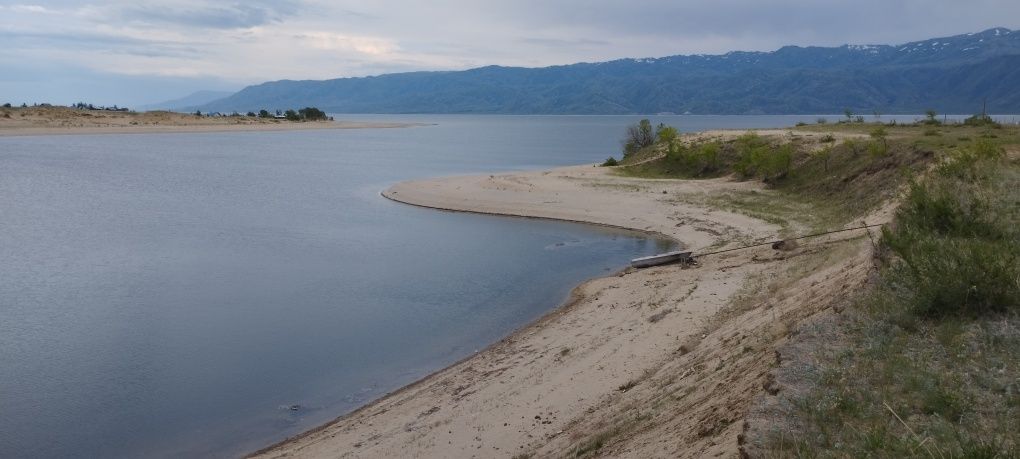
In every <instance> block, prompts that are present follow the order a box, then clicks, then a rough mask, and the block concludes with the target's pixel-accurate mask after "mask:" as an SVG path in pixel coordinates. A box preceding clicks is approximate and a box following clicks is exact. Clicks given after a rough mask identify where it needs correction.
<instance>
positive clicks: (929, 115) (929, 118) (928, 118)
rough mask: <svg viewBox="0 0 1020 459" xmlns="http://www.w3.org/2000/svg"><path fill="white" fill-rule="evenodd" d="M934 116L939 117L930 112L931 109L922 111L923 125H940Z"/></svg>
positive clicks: (932, 111) (933, 111)
mask: <svg viewBox="0 0 1020 459" xmlns="http://www.w3.org/2000/svg"><path fill="white" fill-rule="evenodd" d="M936 116H939V114H938V113H937V112H936V111H935V110H931V109H929V110H925V111H924V117H925V120H924V123H925V124H942V123H939V120H938V119H936V118H935V117H936Z"/></svg>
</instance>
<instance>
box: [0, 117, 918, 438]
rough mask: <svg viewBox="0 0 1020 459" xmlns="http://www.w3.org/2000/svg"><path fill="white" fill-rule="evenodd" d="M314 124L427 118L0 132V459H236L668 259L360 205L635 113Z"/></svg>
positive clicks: (484, 222)
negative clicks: (601, 282) (243, 128)
mask: <svg viewBox="0 0 1020 459" xmlns="http://www.w3.org/2000/svg"><path fill="white" fill-rule="evenodd" d="M337 118H338V119H352V120H387V121H409V122H416V123H425V124H427V125H425V126H419V127H412V128H402V129H366V130H313V131H290V132H287V131H282V132H254V133H252V132H237V133H190V134H133V135H67V136H39V137H7V138H0V371H2V372H0V413H3V416H0V457H113V458H116V457H182V456H183V457H187V456H203V457H206V456H212V457H232V456H237V455H241V454H244V453H245V452H250V451H253V450H255V449H258V448H261V447H263V446H266V445H268V444H270V443H273V442H275V441H278V440H281V439H283V438H285V437H288V436H291V435H294V434H297V433H300V432H302V431H304V430H307V429H309V428H312V427H315V426H316V425H318V424H321V423H323V422H326V421H328V420H331V419H333V418H335V417H337V416H339V415H341V414H343V413H345V412H348V411H350V410H352V409H354V408H357V407H359V406H361V405H363V404H364V403H366V402H368V401H370V400H372V399H373V398H376V397H378V396H380V395H382V394H384V393H386V392H388V391H392V390H394V389H397V388H399V387H400V386H402V385H405V384H407V383H410V382H412V381H414V380H416V379H419V378H421V377H422V376H425V375H427V374H429V373H431V372H433V371H435V370H437V369H440V368H442V367H444V366H446V365H449V364H450V363H452V362H455V361H457V360H459V359H462V358H464V357H466V356H468V355H471V354H472V353H473V352H475V351H477V350H479V349H482V348H484V347H485V346H487V345H488V344H491V343H492V342H494V341H497V340H498V339H499V338H501V337H503V336H505V335H506V334H508V333H510V332H511V331H513V330H514V329H517V328H519V327H521V326H523V325H525V324H527V323H529V322H530V321H533V320H535V319H536V318H538V317H540V316H542V315H543V314H545V313H547V312H549V311H550V310H551V309H553V308H555V307H556V306H558V305H559V304H561V303H562V302H563V301H564V300H565V299H566V298H567V296H568V294H569V292H570V290H571V289H572V288H573V287H574V286H576V285H577V284H578V283H580V282H582V281H583V280H585V279H588V278H591V277H595V276H599V275H604V274H606V273H609V272H612V271H615V270H618V269H620V268H622V267H623V266H625V265H626V264H627V262H628V260H629V259H631V258H634V257H637V256H643V255H648V254H652V253H655V252H658V251H662V250H667V249H669V248H671V245H670V243H668V242H664V241H656V240H652V239H648V238H646V237H645V236H643V235H641V234H637V233H632V232H626V231H620V230H611V229H606V228H601V227H596V226H590V225H581V224H571V223H562V222H554V221H543V220H532V219H518V218H506V217H494V216H483V215H471V214H461V213H451V212H440V211H434V210H428V209H421V208H416V207H412V206H407V205H403V204H398V203H394V202H390V201H388V200H386V199H384V198H382V197H381V196H380V195H379V192H380V191H381V190H383V189H385V188H386V187H387V186H389V185H391V184H393V183H395V182H398V181H401V180H406V179H412V178H423V177H430V176H442V175H452V174H470V173H488V172H501V171H513V170H524V169H535V168H547V167H552V166H561V165H572V164H581V163H594V162H600V161H602V160H604V159H605V158H607V157H609V156H610V155H616V156H619V153H618V151H619V149H620V148H619V147H620V138H621V137H622V133H623V130H624V128H625V126H626V125H628V124H630V123H634V122H636V121H637V120H638V119H639V118H640V117H636V116H633V117H627V116H428V115H421V116H389V115H386V116H383V115H377V116H364V115H351V116H339V115H338V116H337ZM816 118H817V116H800V117H796V116H793V117H790V116H717V117H713V116H675V117H653V121H654V122H656V123H658V122H660V121H661V122H666V123H668V124H672V125H675V126H678V127H680V128H681V129H682V130H684V131H692V130H701V129H709V128H750V127H780V126H788V125H792V124H794V123H796V122H797V121H806V122H813V121H814V120H815V119H816ZM837 118H838V117H836V116H832V117H830V119H832V120H835V119H837ZM885 118H886V119H891V118H892V117H885ZM914 118H915V117H904V118H903V119H907V120H911V119H914ZM292 407H293V408H296V409H291V408H292Z"/></svg>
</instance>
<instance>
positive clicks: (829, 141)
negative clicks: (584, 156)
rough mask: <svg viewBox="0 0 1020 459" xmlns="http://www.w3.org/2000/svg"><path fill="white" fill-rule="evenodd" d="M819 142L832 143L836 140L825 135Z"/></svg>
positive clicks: (829, 135)
mask: <svg viewBox="0 0 1020 459" xmlns="http://www.w3.org/2000/svg"><path fill="white" fill-rule="evenodd" d="M819 141H820V142H822V143H832V142H835V141H836V138H835V137H833V136H832V134H825V135H823V136H822V138H821V139H819Z"/></svg>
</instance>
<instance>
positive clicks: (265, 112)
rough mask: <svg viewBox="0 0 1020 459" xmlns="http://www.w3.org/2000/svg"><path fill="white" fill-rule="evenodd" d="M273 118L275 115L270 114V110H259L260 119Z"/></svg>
mask: <svg viewBox="0 0 1020 459" xmlns="http://www.w3.org/2000/svg"><path fill="white" fill-rule="evenodd" d="M272 117H273V115H271V114H270V113H269V110H266V109H262V110H259V118H272Z"/></svg>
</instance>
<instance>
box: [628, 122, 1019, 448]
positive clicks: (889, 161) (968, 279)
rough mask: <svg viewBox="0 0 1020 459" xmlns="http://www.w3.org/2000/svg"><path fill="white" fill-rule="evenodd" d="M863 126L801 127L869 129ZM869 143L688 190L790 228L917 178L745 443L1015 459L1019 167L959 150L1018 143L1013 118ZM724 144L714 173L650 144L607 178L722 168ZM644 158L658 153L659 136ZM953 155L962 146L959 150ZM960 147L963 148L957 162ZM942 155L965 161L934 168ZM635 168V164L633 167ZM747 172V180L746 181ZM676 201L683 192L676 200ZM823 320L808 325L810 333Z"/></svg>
mask: <svg viewBox="0 0 1020 459" xmlns="http://www.w3.org/2000/svg"><path fill="white" fill-rule="evenodd" d="M874 127H875V126H873V125H859V124H849V125H826V126H807V127H804V128H803V129H805V130H808V131H811V130H822V131H832V130H836V131H847V132H859V133H868V132H870V131H871V130H873V129H874ZM885 130H886V131H887V133H888V141H887V142H888V149H887V152H886V153H885V154H872V153H869V152H868V145H869V144H877V143H879V142H880V140H871V141H863V140H862V141H857V142H850V143H838V142H831V144H832V145H833V147H832V149H831V150H828V154H825V153H822V154H819V151H823V152H824V151H826V150H824V148H825V146H826V145H817V144H816V145H811V144H807V143H805V142H803V141H801V140H800V139H797V138H792V139H783V140H773V141H772V143H771V148H776V147H778V146H779V144H781V143H792V144H793V145H794V147H795V153H794V155H793V160H792V164H791V165H790V168H789V171H788V172H787V173H786V174H785V175H784V176H783V177H782V178H779V179H775V178H773V179H770V183H769V187H768V189H767V190H766V191H764V192H746V193H739V194H738V193H730V194H727V195H723V196H703V197H700V198H697V199H699V200H701V201H702V203H704V204H706V205H711V206H717V207H723V208H729V209H731V210H735V211H739V212H744V213H748V214H751V215H754V216H758V217H765V218H766V219H769V220H771V221H774V222H777V223H780V224H785V225H786V226H787V227H788V228H790V230H791V231H796V230H806V229H823V228H832V227H836V226H844V225H849V224H852V223H853V221H855V219H857V218H859V217H860V216H862V215H864V214H866V213H867V212H869V211H872V210H874V209H875V208H876V207H877V206H878V205H880V204H881V203H882V202H883V201H885V200H887V199H889V198H892V197H894V196H896V195H897V194H898V193H899V190H902V189H903V186H904V185H906V184H907V183H910V182H914V181H916V183H917V184H916V185H915V186H913V188H912V191H911V192H910V193H909V194H908V196H907V197H906V198H907V199H906V201H905V203H904V204H903V205H902V206H901V208H900V211H899V214H898V217H897V219H896V222H895V224H894V225H893V226H892V228H893V229H891V230H889V231H887V232H886V234H885V237H884V240H883V242H882V246H881V247H882V251H883V253H884V257H883V260H881V262H880V270H879V274H878V276H876V277H877V278H876V280H875V281H874V282H873V283H872V288H871V291H869V292H862V294H861V295H860V296H859V297H858V298H856V299H855V300H854V301H855V305H856V307H854V308H850V309H849V310H848V311H846V312H845V313H844V314H842V316H843V317H841V318H840V320H838V321H830V322H827V325H825V326H824V327H828V328H827V329H825V330H824V331H823V332H822V333H821V334H820V335H816V336H818V337H819V339H818V340H817V342H814V343H811V344H812V347H813V350H812V351H809V352H808V353H806V354H805V355H802V356H801V362H800V363H801V364H807V365H810V366H813V367H814V370H813V371H812V372H810V373H809V374H810V375H812V377H810V378H808V379H809V380H808V381H805V382H804V383H805V385H806V390H803V391H794V392H793V393H789V394H783V396H782V397H785V400H784V401H785V402H786V403H787V406H788V407H790V408H788V409H786V410H783V411H780V412H775V413H773V419H772V421H773V426H774V428H773V429H772V430H771V431H769V435H768V436H767V438H765V439H763V440H762V439H759V440H762V442H763V443H764V445H765V447H764V448H762V449H759V450H758V453H761V454H764V455H769V456H776V457H801V456H806V457H816V456H820V457H865V456H879V457H902V456H930V457H1018V456H1020V368H1017V362H1020V320H1018V317H1017V315H1018V310H1017V303H1018V301H1020V293H1018V292H1020V268H1017V265H1018V264H1020V263H1018V261H1020V253H1018V251H1020V249H1018V248H1020V237H1018V232H1017V230H1016V228H1018V227H1020V218H1018V215H1020V205H1018V203H1020V163H1018V160H1017V159H1016V156H1017V155H1016V154H1015V153H1013V154H1012V155H1011V156H1008V157H1007V158H1001V159H994V158H971V157H966V154H965V152H970V151H973V150H974V149H975V148H976V145H977V144H981V145H982V146H983V147H984V148H986V149H987V147H989V146H994V147H998V148H1001V147H1005V148H1006V149H1007V150H1008V151H1013V152H1017V151H1020V149H1018V147H1017V145H1020V130H1018V129H1017V128H1015V127H1009V128H1001V129H995V128H989V127H971V126H895V127H893V126H887V127H885ZM736 143H737V142H735V141H730V142H728V143H727V144H725V145H723V150H722V152H721V154H720V155H719V156H720V158H719V164H718V167H717V169H715V170H711V171H707V173H706V171H705V170H704V167H703V166H704V164H699V165H695V167H694V168H691V167H689V166H690V164H691V163H692V162H691V161H686V164H685V161H684V160H682V159H679V158H677V155H673V157H672V158H671V157H670V155H666V156H662V157H661V158H659V159H654V158H655V157H656V153H655V152H652V151H645V152H640V153H639V154H638V155H639V156H638V157H637V158H626V159H625V160H624V161H623V164H624V167H621V168H620V172H621V173H623V174H626V175H631V176H639V177H652V178H669V177H677V178H680V177H683V178H689V177H692V176H703V177H713V176H722V175H726V174H729V173H731V172H732V170H733V167H734V165H735V164H736V162H737V161H739V159H740V150H739V145H735V144H736ZM656 148H658V149H659V151H660V152H659V153H658V155H662V153H661V152H662V151H663V150H664V147H662V146H658V147H656ZM961 152H963V154H962V153H961ZM961 157H963V158H962V159H961ZM933 162H934V163H936V164H944V163H947V162H950V163H953V162H955V164H957V165H960V164H966V166H965V167H962V168H961V167H948V166H937V167H935V170H934V171H933V172H930V173H925V172H926V171H928V170H929V169H930V166H931V165H932V164H933ZM635 163H637V164H635ZM748 179H751V178H748ZM688 199H690V198H688ZM824 327H823V328H824Z"/></svg>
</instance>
